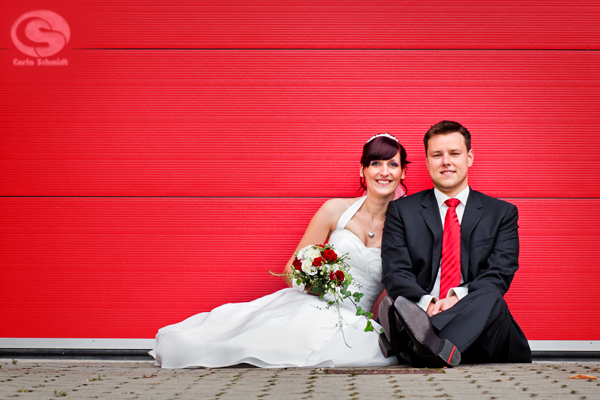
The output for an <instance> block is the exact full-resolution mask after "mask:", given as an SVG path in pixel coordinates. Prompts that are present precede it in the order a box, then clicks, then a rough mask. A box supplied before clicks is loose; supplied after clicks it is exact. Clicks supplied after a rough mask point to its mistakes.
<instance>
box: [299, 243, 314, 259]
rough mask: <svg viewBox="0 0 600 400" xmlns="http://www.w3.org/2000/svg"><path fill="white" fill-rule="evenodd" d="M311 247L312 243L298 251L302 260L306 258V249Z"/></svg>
mask: <svg viewBox="0 0 600 400" xmlns="http://www.w3.org/2000/svg"><path fill="white" fill-rule="evenodd" d="M310 247H311V245H308V246H306V247H303V248H301V249H300V251H299V252H298V260H302V259H303V258H304V253H306V250H308V249H310Z"/></svg>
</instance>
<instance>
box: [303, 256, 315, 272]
mask: <svg viewBox="0 0 600 400" xmlns="http://www.w3.org/2000/svg"><path fill="white" fill-rule="evenodd" d="M312 266H313V264H312V261H311V260H310V259H309V258H305V259H304V260H302V271H304V272H306V270H307V269H309V268H310V267H312Z"/></svg>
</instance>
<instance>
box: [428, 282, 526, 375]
mask: <svg viewBox="0 0 600 400" xmlns="http://www.w3.org/2000/svg"><path fill="white" fill-rule="evenodd" d="M431 322H432V324H433V326H434V328H435V329H436V330H437V333H438V335H439V336H440V337H441V338H442V339H448V340H450V341H451V342H452V343H453V344H454V345H455V346H456V347H457V349H458V350H459V351H460V353H461V358H462V360H461V363H465V364H473V363H530V362H531V349H530V348H529V344H528V343H527V338H526V337H525V335H524V334H523V331H522V330H521V328H519V325H517V323H516V322H515V320H514V319H513V317H512V315H511V314H510V311H509V310H508V306H507V305H506V302H505V301H504V298H503V297H502V295H501V294H500V293H498V292H497V291H495V290H477V291H476V292H472V293H469V294H468V295H466V296H465V297H463V298H462V299H461V300H460V301H459V302H458V303H456V305H454V307H452V308H450V309H449V310H446V311H443V312H441V313H439V314H437V315H434V316H433V317H431Z"/></svg>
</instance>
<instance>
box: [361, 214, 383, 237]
mask: <svg viewBox="0 0 600 400" xmlns="http://www.w3.org/2000/svg"><path fill="white" fill-rule="evenodd" d="M365 214H367V224H369V237H370V238H372V237H373V236H375V231H376V230H377V228H378V227H379V225H381V223H382V222H383V220H384V219H385V216H384V217H383V218H382V219H381V221H379V223H378V224H377V226H375V229H371V222H369V218H368V217H369V213H368V212H366V211H365Z"/></svg>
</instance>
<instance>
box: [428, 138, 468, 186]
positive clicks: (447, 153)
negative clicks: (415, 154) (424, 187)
mask: <svg viewBox="0 0 600 400" xmlns="http://www.w3.org/2000/svg"><path fill="white" fill-rule="evenodd" d="M427 147H428V148H427V170H428V171H429V176H431V180H432V181H433V186H435V187H436V188H437V189H438V190H439V191H441V192H442V193H444V194H446V195H447V196H449V197H455V196H456V195H457V194H459V193H460V192H461V191H462V190H463V189H464V188H466V187H467V185H468V180H467V175H468V171H469V167H470V166H471V165H472V164H473V150H470V151H467V145H466V144H465V138H464V137H463V136H462V135H461V134H460V133H459V132H453V133H447V134H443V135H435V136H432V137H431V138H430V139H429V143H428V146H427Z"/></svg>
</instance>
